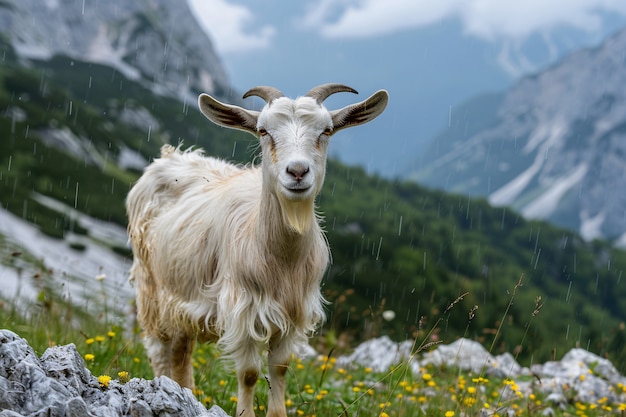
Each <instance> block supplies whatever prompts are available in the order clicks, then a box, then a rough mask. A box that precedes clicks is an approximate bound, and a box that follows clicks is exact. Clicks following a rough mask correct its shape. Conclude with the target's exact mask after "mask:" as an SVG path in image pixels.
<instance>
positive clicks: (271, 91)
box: [243, 85, 285, 103]
mask: <svg viewBox="0 0 626 417" xmlns="http://www.w3.org/2000/svg"><path fill="white" fill-rule="evenodd" d="M250 96H257V97H261V98H262V99H263V100H265V102H266V103H271V102H272V101H274V100H276V99H277V98H280V97H285V95H284V94H283V93H282V92H281V91H280V90H279V89H277V88H274V87H269V86H266V85H262V86H259V87H254V88H251V89H249V90H248V91H247V92H246V94H244V95H243V98H248V97H250Z"/></svg>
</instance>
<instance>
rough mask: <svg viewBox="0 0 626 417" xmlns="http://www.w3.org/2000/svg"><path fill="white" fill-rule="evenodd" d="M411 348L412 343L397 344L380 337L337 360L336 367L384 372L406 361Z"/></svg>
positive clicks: (366, 342) (387, 338)
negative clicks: (356, 366)
mask: <svg viewBox="0 0 626 417" xmlns="http://www.w3.org/2000/svg"><path fill="white" fill-rule="evenodd" d="M411 346H412V343H410V344H406V342H405V343H403V344H398V343H396V342H394V341H393V340H391V339H390V338H389V337H388V336H381V337H379V338H376V339H371V340H367V341H365V342H363V343H361V344H360V345H359V346H357V348H356V349H354V352H352V353H351V354H350V355H347V356H340V357H339V358H337V366H338V367H341V368H350V367H352V366H354V365H358V366H362V367H369V368H372V370H373V371H375V372H385V371H388V370H389V369H390V368H391V366H393V365H397V364H399V363H400V362H402V361H404V360H405V359H407V358H408V357H409V355H410V348H411ZM417 369H419V367H418V368H417Z"/></svg>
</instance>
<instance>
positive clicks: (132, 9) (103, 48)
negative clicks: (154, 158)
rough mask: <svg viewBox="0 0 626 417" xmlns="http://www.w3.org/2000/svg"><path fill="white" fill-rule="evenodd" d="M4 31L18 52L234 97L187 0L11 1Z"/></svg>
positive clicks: (171, 91)
mask: <svg viewBox="0 0 626 417" xmlns="http://www.w3.org/2000/svg"><path fill="white" fill-rule="evenodd" d="M0 33H2V35H4V36H5V37H6V38H7V39H9V40H10V42H11V44H12V46H13V48H14V49H15V51H16V52H17V53H18V55H19V56H20V57H23V58H29V59H40V60H48V59H50V58H52V57H53V56H55V55H64V56H68V57H71V58H75V59H78V60H81V61H84V62H93V63H99V64H105V65H108V66H111V67H113V68H115V69H116V70H117V71H119V72H120V73H122V74H123V75H124V76H125V77H126V78H128V79H132V80H141V81H143V84H144V85H146V86H149V87H150V88H152V89H153V90H154V91H156V92H159V93H162V94H167V95H174V96H178V97H179V98H191V99H192V100H193V101H195V97H196V93H198V92H202V91H204V92H210V93H214V94H217V95H218V96H222V97H226V96H230V95H231V93H230V86H229V82H228V77H227V76H226V72H225V71H224V69H223V68H222V65H221V63H220V59H219V57H218V56H217V55H216V53H215V51H214V49H213V46H212V44H211V40H210V39H209V38H208V37H207V35H206V34H205V32H204V31H202V29H201V28H200V26H199V25H198V23H197V22H196V20H195V18H194V17H193V15H192V14H191V11H190V10H189V8H188V7H187V3H186V2H182V3H181V2H171V1H168V0H138V1H132V2H128V1H125V0H111V1H106V2H86V1H82V2H81V1H59V0H45V1H39V0H19V1H18V0H8V1H2V2H0Z"/></svg>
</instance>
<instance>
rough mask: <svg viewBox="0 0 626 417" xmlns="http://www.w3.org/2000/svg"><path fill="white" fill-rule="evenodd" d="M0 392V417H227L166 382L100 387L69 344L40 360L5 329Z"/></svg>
mask: <svg viewBox="0 0 626 417" xmlns="http://www.w3.org/2000/svg"><path fill="white" fill-rule="evenodd" d="M0 392H2V393H3V395H2V396H0V410H2V411H0V417H14V416H29V417H39V416H42V417H43V416H50V417H57V416H58V417H64V416H67V417H74V416H76V417H78V416H81V417H82V416H105V417H108V416H111V417H113V416H115V417H117V416H136V417H143V416H146V417H148V416H154V415H159V416H172V417H174V416H176V417H187V416H189V417H191V416H194V417H195V416H202V417H227V414H226V413H225V412H224V411H223V410H222V409H221V408H219V407H217V406H214V407H212V408H211V409H210V410H207V409H206V408H205V407H204V406H203V405H202V404H201V403H200V402H199V401H198V400H196V398H195V397H194V396H193V394H192V392H191V390H189V389H187V388H181V387H180V386H179V385H178V384H177V383H176V382H174V381H172V380H171V379H169V378H167V377H159V378H155V379H153V380H151V381H147V380H145V379H139V378H134V379H132V380H130V381H129V382H127V383H126V384H120V383H119V382H118V381H115V380H112V381H111V382H110V383H109V385H108V387H101V386H100V383H99V382H98V379H97V378H96V377H95V376H93V375H92V374H91V372H89V370H88V369H87V368H86V367H85V362H84V361H83V358H82V357H81V356H80V355H79V354H78V352H77V351H76V346H74V345H73V344H69V345H66V346H55V347H51V348H49V349H47V350H46V351H45V352H44V354H43V355H42V356H41V358H38V357H37V355H36V354H35V352H34V351H33V349H32V348H31V347H30V346H29V345H28V342H27V341H26V340H24V339H22V338H21V337H19V336H18V335H16V334H15V333H13V332H11V331H9V330H0Z"/></svg>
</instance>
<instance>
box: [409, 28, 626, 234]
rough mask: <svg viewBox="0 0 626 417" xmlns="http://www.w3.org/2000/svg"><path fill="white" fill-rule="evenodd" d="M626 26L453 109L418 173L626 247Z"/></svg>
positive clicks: (427, 179)
mask: <svg viewBox="0 0 626 417" xmlns="http://www.w3.org/2000/svg"><path fill="white" fill-rule="evenodd" d="M625 49H626V30H625V31H621V32H619V33H617V34H616V35H615V36H613V37H612V38H610V39H608V40H607V41H605V42H604V43H603V44H602V45H601V46H600V47H598V48H596V49H589V50H583V51H579V52H576V53H573V54H571V55H570V56H568V57H566V58H565V59H563V60H562V61H561V62H560V63H558V64H557V65H554V66H552V67H550V68H548V69H546V70H545V71H543V72H540V73H538V74H536V75H533V76H529V77H526V78H524V79H522V80H520V81H519V82H518V83H516V84H515V85H514V86H513V87H512V88H511V89H509V90H508V91H507V92H505V93H502V94H497V95H489V96H487V95H485V96H481V97H477V98H476V99H474V100H472V101H469V102H468V103H466V104H465V105H463V106H461V107H459V108H457V109H455V110H454V111H453V112H452V114H451V118H450V127H449V128H448V129H447V130H446V131H444V132H442V133H441V135H440V136H439V137H438V138H437V139H436V140H435V141H434V143H433V145H432V146H431V148H430V149H429V150H428V151H427V152H426V154H425V155H423V156H422V158H423V160H424V161H428V162H425V163H424V166H423V167H422V169H421V170H420V171H419V172H415V173H414V174H413V175H412V178H413V179H416V180H418V181H420V182H423V183H425V184H426V185H428V186H432V187H437V188H443V189H446V190H449V191H454V192H458V193H463V194H470V195H480V196H486V197H487V198H488V199H489V202H490V203H492V204H493V205H496V206H512V207H514V208H515V209H517V210H518V211H520V212H521V213H522V214H523V215H524V216H525V217H528V218H537V219H545V220H549V221H551V222H554V223H556V224H559V225H561V226H566V227H569V228H571V229H574V230H577V231H578V232H579V233H580V234H581V235H582V236H583V237H584V238H586V239H588V240H592V239H596V238H610V239H614V240H616V241H617V243H618V244H619V245H621V246H626V222H625V221H624V216H623V207H624V204H625V203H626V197H625V196H624V193H616V192H614V190H619V189H622V188H624V185H625V184H626V182H625V178H626V170H625V168H624V167H625V166H626V116H625V115H626V92H625V91H626V90H625V89H624V88H623V86H624V84H626V59H624V50H625Z"/></svg>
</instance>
